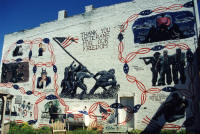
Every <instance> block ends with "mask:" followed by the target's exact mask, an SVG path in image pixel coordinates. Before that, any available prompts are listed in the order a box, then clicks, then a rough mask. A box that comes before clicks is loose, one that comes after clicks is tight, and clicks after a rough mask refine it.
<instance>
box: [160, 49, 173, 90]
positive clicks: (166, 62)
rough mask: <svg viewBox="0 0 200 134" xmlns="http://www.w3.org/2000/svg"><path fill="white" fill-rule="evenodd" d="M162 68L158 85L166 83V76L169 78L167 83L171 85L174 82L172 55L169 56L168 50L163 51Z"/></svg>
mask: <svg viewBox="0 0 200 134" xmlns="http://www.w3.org/2000/svg"><path fill="white" fill-rule="evenodd" d="M160 64H161V70H160V79H159V80H158V86H160V85H162V86H163V85H165V76H166V78H167V84H168V85H170V84H171V82H172V76H171V67H170V65H171V57H169V56H168V51H167V50H164V51H163V56H162V57H161V58H160Z"/></svg>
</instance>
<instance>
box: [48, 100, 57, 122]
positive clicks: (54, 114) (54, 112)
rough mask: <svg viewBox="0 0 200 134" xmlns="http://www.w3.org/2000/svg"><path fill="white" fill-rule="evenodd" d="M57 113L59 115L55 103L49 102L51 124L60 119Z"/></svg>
mask: <svg viewBox="0 0 200 134" xmlns="http://www.w3.org/2000/svg"><path fill="white" fill-rule="evenodd" d="M57 113H58V107H57V106H56V105H54V104H53V101H50V102H49V115H50V120H49V123H52V122H55V120H56V119H57V118H58V116H57Z"/></svg>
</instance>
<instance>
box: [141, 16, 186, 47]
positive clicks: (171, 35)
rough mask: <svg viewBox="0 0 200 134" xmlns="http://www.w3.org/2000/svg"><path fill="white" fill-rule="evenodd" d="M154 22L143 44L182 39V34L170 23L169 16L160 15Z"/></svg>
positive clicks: (170, 18) (175, 25)
mask: <svg viewBox="0 0 200 134" xmlns="http://www.w3.org/2000/svg"><path fill="white" fill-rule="evenodd" d="M155 21H156V22H155V23H156V26H155V25H153V26H152V27H151V28H150V30H149V33H148V35H147V36H146V39H145V40H144V42H143V43H148V42H158V41H165V40H171V39H181V38H184V35H183V32H182V31H181V30H180V29H179V26H178V25H177V24H176V23H172V17H171V16H170V15H169V14H161V15H160V16H157V18H156V20H155Z"/></svg>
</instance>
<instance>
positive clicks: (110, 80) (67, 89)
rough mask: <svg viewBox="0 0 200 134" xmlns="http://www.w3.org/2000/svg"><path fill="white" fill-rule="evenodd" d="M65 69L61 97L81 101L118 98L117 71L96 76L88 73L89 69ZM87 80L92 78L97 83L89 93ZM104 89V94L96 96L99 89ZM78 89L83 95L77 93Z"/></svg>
mask: <svg viewBox="0 0 200 134" xmlns="http://www.w3.org/2000/svg"><path fill="white" fill-rule="evenodd" d="M73 63H74V62H72V64H71V65H70V66H69V67H66V68H65V71H64V79H63V80H62V82H61V87H62V91H61V96H62V97H71V98H76V97H78V98H80V99H84V98H87V99H93V98H102V99H103V98H104V99H105V98H114V97H116V94H117V91H118V90H119V85H117V81H116V78H115V70H114V69H110V70H108V71H100V72H97V73H96V74H95V75H94V74H91V73H89V72H88V70H87V68H86V67H84V66H82V65H79V66H78V67H76V66H74V65H73ZM85 78H92V79H94V80H95V81H96V83H95V85H94V86H93V88H92V89H90V90H89V91H88V89H87V85H85V84H84V79H85ZM100 87H101V88H103V92H102V93H98V94H95V91H96V90H98V88H100ZM77 88H80V89H81V90H82V92H81V94H80V95H78V94H77V93H76V90H77ZM87 92H88V93H87Z"/></svg>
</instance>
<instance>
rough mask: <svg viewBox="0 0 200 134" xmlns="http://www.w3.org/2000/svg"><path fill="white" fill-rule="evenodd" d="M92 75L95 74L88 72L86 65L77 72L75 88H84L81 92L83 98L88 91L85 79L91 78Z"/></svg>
mask: <svg viewBox="0 0 200 134" xmlns="http://www.w3.org/2000/svg"><path fill="white" fill-rule="evenodd" d="M92 76H93V75H91V74H89V73H88V70H87V68H86V67H82V69H81V70H80V71H78V72H77V73H76V80H75V88H74V90H76V89H77V87H79V88H81V89H82V90H83V91H82V92H81V94H80V99H83V95H84V94H86V91H87V86H86V85H85V84H84V79H85V78H91V77H92Z"/></svg>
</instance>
